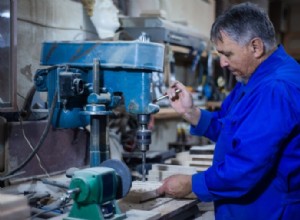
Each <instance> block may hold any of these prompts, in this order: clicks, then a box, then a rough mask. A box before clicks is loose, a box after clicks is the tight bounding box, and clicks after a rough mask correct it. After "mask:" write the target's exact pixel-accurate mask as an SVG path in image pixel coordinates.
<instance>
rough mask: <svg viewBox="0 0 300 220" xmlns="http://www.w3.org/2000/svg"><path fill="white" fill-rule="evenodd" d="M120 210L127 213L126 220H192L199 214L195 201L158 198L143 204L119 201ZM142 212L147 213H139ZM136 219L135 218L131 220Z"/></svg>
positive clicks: (196, 201) (197, 203)
mask: <svg viewBox="0 0 300 220" xmlns="http://www.w3.org/2000/svg"><path fill="white" fill-rule="evenodd" d="M119 205H120V208H121V210H122V211H123V212H126V213H127V217H128V219H143V220H150V219H151V220H156V219H157V220H158V219H180V220H184V219H194V218H196V217H197V216H199V215H200V214H201V212H200V211H199V208H198V205H199V201H198V200H196V199H173V198H167V197H160V198H155V199H151V200H148V201H146V202H143V203H133V202H132V203H130V202H128V201H125V200H120V201H119ZM135 210H143V211H148V213H147V212H139V211H135ZM135 213H136V214H135ZM132 217H136V218H132ZM137 217H140V218H137Z"/></svg>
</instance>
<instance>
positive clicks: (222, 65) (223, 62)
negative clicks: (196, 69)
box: [220, 55, 228, 68]
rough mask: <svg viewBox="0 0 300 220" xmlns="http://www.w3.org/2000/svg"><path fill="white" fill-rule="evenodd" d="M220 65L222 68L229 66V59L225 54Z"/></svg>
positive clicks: (221, 57)
mask: <svg viewBox="0 0 300 220" xmlns="http://www.w3.org/2000/svg"><path fill="white" fill-rule="evenodd" d="M220 65H221V67H222V68H224V67H227V66H228V60H227V59H226V57H225V56H223V55H222V56H220Z"/></svg>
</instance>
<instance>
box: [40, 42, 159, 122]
mask: <svg viewBox="0 0 300 220" xmlns="http://www.w3.org/2000/svg"><path fill="white" fill-rule="evenodd" d="M95 58H97V59H99V61H100V72H99V74H100V77H99V79H100V84H99V85H100V94H94V93H93V60H94V59H95ZM163 60H164V46H163V45H161V44H157V43H150V42H140V41H124V42H122V41H117V42H45V43H44V44H43V46H42V55H41V65H46V66H52V67H50V68H47V69H41V70H38V71H37V72H36V74H35V85H36V88H37V90H38V91H45V92H46V91H47V92H48V103H49V106H50V104H51V103H52V100H53V97H54V94H55V92H56V91H57V93H58V101H57V103H56V107H55V111H54V116H53V120H52V125H53V126H54V127H60V128H76V127H82V126H86V125H88V124H89V122H90V115H92V114H93V109H94V108H91V107H89V108H88V109H89V110H88V111H87V112H85V113H84V111H85V109H86V106H87V105H90V104H92V105H94V104H101V105H104V107H105V109H104V110H103V108H102V107H101V108H100V109H101V111H99V108H95V109H98V110H95V111H97V112H94V113H95V114H98V113H99V112H100V114H103V115H105V114H110V112H111V110H112V109H113V108H115V107H116V106H117V105H119V103H120V95H119V94H122V96H123V97H124V102H125V108H126V110H127V112H129V113H132V114H154V113H156V112H158V111H159V107H158V106H157V105H154V104H152V100H153V98H152V72H153V71H158V72H162V71H163ZM91 109H92V110H91Z"/></svg>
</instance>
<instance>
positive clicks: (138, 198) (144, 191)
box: [123, 181, 162, 203]
mask: <svg viewBox="0 0 300 220" xmlns="http://www.w3.org/2000/svg"><path fill="white" fill-rule="evenodd" d="M161 185H162V183H161V182H157V181H145V182H142V181H133V182H132V187H131V189H130V191H129V193H128V194H127V196H126V197H125V198H123V200H124V201H128V202H133V203H141V202H144V201H147V200H150V199H153V198H157V197H158V195H157V193H156V189H158V188H159V187H160V186H161Z"/></svg>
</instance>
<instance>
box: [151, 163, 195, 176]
mask: <svg viewBox="0 0 300 220" xmlns="http://www.w3.org/2000/svg"><path fill="white" fill-rule="evenodd" d="M151 170H159V171H170V172H176V173H182V174H183V173H186V172H189V173H191V172H195V173H196V172H197V171H196V169H195V168H193V167H189V166H179V165H167V164H153V165H152V169H151Z"/></svg>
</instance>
